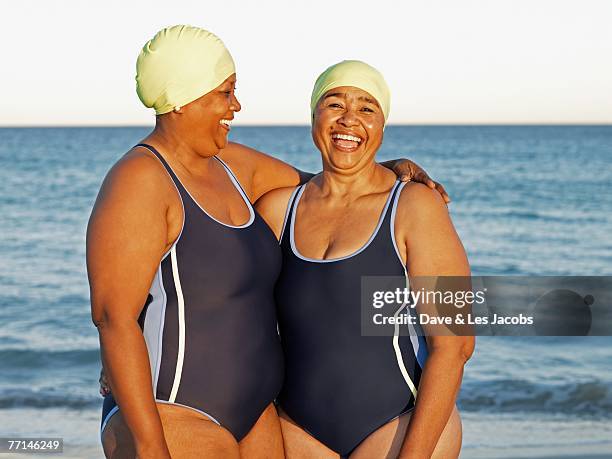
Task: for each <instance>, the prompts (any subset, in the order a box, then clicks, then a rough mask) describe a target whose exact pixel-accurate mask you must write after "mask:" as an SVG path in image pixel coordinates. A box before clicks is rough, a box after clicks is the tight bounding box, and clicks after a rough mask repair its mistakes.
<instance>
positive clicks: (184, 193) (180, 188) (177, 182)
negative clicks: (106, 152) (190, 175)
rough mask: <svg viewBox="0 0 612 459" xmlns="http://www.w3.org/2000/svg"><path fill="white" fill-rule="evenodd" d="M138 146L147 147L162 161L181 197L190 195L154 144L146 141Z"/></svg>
mask: <svg viewBox="0 0 612 459" xmlns="http://www.w3.org/2000/svg"><path fill="white" fill-rule="evenodd" d="M136 147H143V148H146V149H147V150H149V151H150V152H151V153H153V154H154V155H155V157H156V158H157V159H158V160H159V162H160V163H162V166H164V169H166V172H168V175H169V176H170V178H171V179H172V181H173V182H174V186H176V188H177V190H178V192H179V195H180V196H181V198H184V197H186V196H189V193H188V192H187V190H186V189H185V187H184V186H183V184H182V183H181V181H180V180H179V178H178V177H177V176H176V174H175V173H174V171H173V170H172V168H171V167H170V165H169V164H168V162H167V161H166V160H165V159H164V157H163V156H162V155H161V153H160V152H159V151H157V150H156V149H155V147H153V146H151V145H149V144H146V143H139V144H138V145H136Z"/></svg>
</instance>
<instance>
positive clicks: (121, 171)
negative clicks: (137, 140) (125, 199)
mask: <svg viewBox="0 0 612 459" xmlns="http://www.w3.org/2000/svg"><path fill="white" fill-rule="evenodd" d="M170 180H171V179H170V176H169V175H168V173H167V172H166V170H165V168H164V166H163V165H162V163H161V162H160V161H159V160H158V159H157V158H156V157H155V156H153V153H151V152H149V151H148V150H146V149H144V148H142V147H134V148H132V149H131V150H129V151H128V152H127V153H125V154H124V155H123V156H122V157H121V158H119V160H118V161H117V162H116V163H115V164H114V165H113V166H112V167H111V168H110V170H109V171H108V173H107V174H106V178H105V179H104V185H105V186H111V187H112V188H120V189H122V190H124V191H126V192H127V191H131V192H133V193H135V194H141V193H144V192H146V193H156V194H159V193H160V192H163V191H164V189H165V188H166V186H168V187H171V186H172V184H171V181H170Z"/></svg>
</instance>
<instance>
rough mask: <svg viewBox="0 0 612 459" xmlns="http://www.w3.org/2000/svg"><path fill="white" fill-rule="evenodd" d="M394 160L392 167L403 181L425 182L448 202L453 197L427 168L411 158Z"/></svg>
mask: <svg viewBox="0 0 612 459" xmlns="http://www.w3.org/2000/svg"><path fill="white" fill-rule="evenodd" d="M393 161H394V163H393V164H392V165H391V167H390V169H391V170H392V171H393V172H395V174H396V175H397V176H398V177H399V179H400V180H401V181H402V182H411V181H412V182H419V183H423V184H425V185H427V186H428V187H429V188H431V189H432V190H436V191H437V192H438V193H440V195H441V196H442V198H443V199H444V202H445V203H446V204H448V203H449V202H451V199H450V197H449V196H448V193H447V192H446V190H445V189H444V186H442V184H440V183H438V182H436V181H435V180H432V179H431V177H429V174H427V172H425V169H423V168H422V167H421V166H419V165H418V164H417V163H415V162H414V161H411V160H409V159H396V160H393ZM383 165H385V166H386V164H385V163H383Z"/></svg>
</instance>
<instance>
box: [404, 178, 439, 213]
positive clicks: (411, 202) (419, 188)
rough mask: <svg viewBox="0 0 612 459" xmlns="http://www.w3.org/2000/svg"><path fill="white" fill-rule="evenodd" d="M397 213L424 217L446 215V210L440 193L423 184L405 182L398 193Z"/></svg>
mask: <svg viewBox="0 0 612 459" xmlns="http://www.w3.org/2000/svg"><path fill="white" fill-rule="evenodd" d="M397 212H398V213H399V214H400V215H406V214H417V215H419V216H423V217H426V216H428V215H430V214H433V215H435V214H440V213H446V214H447V213H448V208H447V206H446V203H445V202H444V199H443V198H442V196H441V195H440V193H438V191H436V190H435V189H431V188H429V187H428V186H427V185H424V184H423V183H418V182H407V183H406V184H405V185H403V186H402V189H401V191H400V196H399V197H398V203H397Z"/></svg>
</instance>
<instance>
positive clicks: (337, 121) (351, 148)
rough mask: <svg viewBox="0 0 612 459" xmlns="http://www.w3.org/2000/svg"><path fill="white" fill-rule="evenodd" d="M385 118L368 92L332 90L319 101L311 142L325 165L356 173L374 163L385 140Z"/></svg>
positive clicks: (346, 88) (345, 88)
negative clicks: (312, 141) (319, 152)
mask: <svg viewBox="0 0 612 459" xmlns="http://www.w3.org/2000/svg"><path fill="white" fill-rule="evenodd" d="M384 125H385V117H384V114H383V111H382V109H381V108H380V105H379V104H378V102H377V101H376V99H374V97H372V96H371V95H370V94H369V93H368V92H366V91H364V90H362V89H359V88H356V87H353V86H340V87H337V88H333V89H330V90H329V91H327V92H326V93H325V94H323V96H322V97H321V98H320V99H319V102H318V103H317V107H316V109H315V111H314V115H313V123H312V138H313V140H314V143H315V145H316V146H317V148H318V149H319V150H320V151H321V155H322V157H323V164H324V165H327V166H328V167H330V168H331V169H333V170H336V171H345V172H354V171H355V170H358V169H361V168H362V167H364V166H365V165H367V164H368V163H369V162H371V161H374V157H375V155H376V152H377V151H378V149H379V148H380V145H381V143H382V139H383V128H384Z"/></svg>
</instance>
